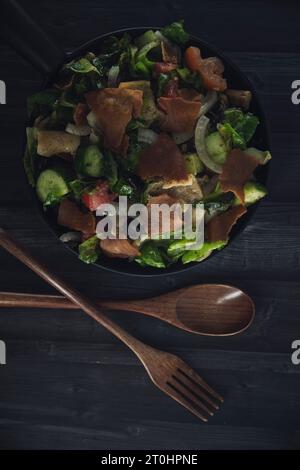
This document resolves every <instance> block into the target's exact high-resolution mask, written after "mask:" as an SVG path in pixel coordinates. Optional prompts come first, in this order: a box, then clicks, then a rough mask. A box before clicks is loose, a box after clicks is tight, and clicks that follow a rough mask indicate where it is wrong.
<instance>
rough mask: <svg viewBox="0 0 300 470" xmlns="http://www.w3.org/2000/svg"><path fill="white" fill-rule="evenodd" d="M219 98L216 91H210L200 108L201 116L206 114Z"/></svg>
mask: <svg viewBox="0 0 300 470" xmlns="http://www.w3.org/2000/svg"><path fill="white" fill-rule="evenodd" d="M217 98H218V95H217V92H216V91H208V92H207V94H206V95H205V98H204V100H203V103H202V105H201V108H200V112H199V117H201V116H204V114H206V113H208V111H209V110H210V109H211V108H212V107H213V105H214V104H215V103H216V101H217Z"/></svg>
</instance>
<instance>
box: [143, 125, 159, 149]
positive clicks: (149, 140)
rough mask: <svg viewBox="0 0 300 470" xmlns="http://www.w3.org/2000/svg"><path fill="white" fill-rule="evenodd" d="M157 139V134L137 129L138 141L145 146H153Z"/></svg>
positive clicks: (149, 130) (150, 130)
mask: <svg viewBox="0 0 300 470" xmlns="http://www.w3.org/2000/svg"><path fill="white" fill-rule="evenodd" d="M157 137H158V134H157V133H156V132H154V131H153V130H152V129H139V130H138V141H139V142H144V143H145V144H149V145H151V144H154V142H155V141H156V139H157Z"/></svg>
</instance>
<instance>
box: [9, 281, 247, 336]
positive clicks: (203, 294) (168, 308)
mask: <svg viewBox="0 0 300 470" xmlns="http://www.w3.org/2000/svg"><path fill="white" fill-rule="evenodd" d="M97 304H98V305H99V307H102V308H106V309H110V310H125V311H131V312H137V313H143V314H144V315H149V316H151V317H155V318H159V319H160V320H163V321H165V322H167V323H170V324H171V325H174V326H177V327H178V328H181V329H182V330H186V331H190V332H192V333H197V334H201V335H208V336H229V335H235V334H237V333H240V332H241V331H244V330H245V329H246V328H248V326H249V325H250V324H251V323H252V321H253V318H254V313H255V307H254V304H253V301H252V300H251V298H250V297H249V296H248V295H247V294H245V292H243V291H241V290H240V289H238V288H236V287H233V286H227V285H223V284H202V285H196V286H192V287H187V288H183V289H179V290H176V291H174V292H170V293H168V294H163V295H160V296H158V297H152V298H150V299H143V300H115V301H114V300H99V301H97ZM0 307H25V308H26V307H29V308H35V307H39V308H64V309H65V308H66V309H70V308H71V309H74V308H79V307H78V305H75V304H73V303H72V302H70V301H69V300H68V299H66V298H65V297H63V296H59V295H36V294H21V293H9V292H0Z"/></svg>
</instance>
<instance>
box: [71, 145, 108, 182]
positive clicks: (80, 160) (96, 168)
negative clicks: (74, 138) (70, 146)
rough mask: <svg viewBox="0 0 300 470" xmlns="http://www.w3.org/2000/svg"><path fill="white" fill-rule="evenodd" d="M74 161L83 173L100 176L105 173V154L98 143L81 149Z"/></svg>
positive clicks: (80, 172)
mask: <svg viewBox="0 0 300 470" xmlns="http://www.w3.org/2000/svg"><path fill="white" fill-rule="evenodd" d="M74 163H75V168H76V171H77V172H78V173H79V174H81V175H85V176H92V177H94V178H98V177H99V176H101V175H102V173H103V154H102V152H101V151H100V149H99V147H98V146H97V145H89V146H88V147H86V148H81V149H79V151H78V152H77V154H76V157H75V161H74Z"/></svg>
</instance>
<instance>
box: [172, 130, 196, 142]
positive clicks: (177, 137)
mask: <svg viewBox="0 0 300 470" xmlns="http://www.w3.org/2000/svg"><path fill="white" fill-rule="evenodd" d="M172 137H173V140H174V142H175V143H176V144H177V145H180V144H184V142H187V141H188V140H190V139H192V138H193V137H194V132H176V133H175V132H174V133H173V134H172Z"/></svg>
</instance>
